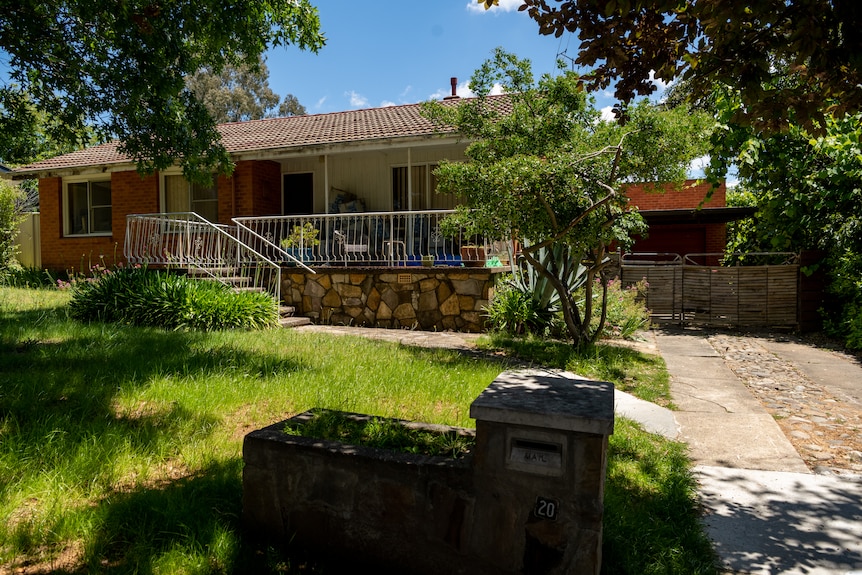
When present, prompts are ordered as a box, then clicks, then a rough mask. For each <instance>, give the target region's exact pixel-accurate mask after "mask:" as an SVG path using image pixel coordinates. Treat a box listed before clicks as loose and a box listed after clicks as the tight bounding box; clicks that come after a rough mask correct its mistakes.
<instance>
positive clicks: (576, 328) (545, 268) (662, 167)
mask: <svg viewBox="0 0 862 575" xmlns="http://www.w3.org/2000/svg"><path fill="white" fill-rule="evenodd" d="M495 85H502V87H503V88H504V90H505V91H506V92H507V93H508V96H507V97H506V98H505V100H503V103H504V104H505V105H503V106H501V105H500V104H501V100H500V99H499V98H490V97H488V95H489V94H490V91H491V89H492V88H493V87H494V86H495ZM470 88H471V90H473V92H475V93H476V94H477V95H478V97H477V98H476V99H475V100H471V101H466V102H462V103H459V104H458V105H451V104H450V103H447V104H441V103H429V104H427V105H426V108H425V113H426V114H427V115H429V116H430V117H431V118H433V119H435V120H436V121H438V122H439V123H440V124H441V125H451V126H455V127H456V128H457V129H458V131H459V132H460V133H461V134H463V135H464V136H466V137H468V138H470V139H471V140H473V141H472V143H471V144H470V145H469V146H468V147H467V150H466V155H467V157H468V158H469V161H467V162H441V164H440V166H439V168H438V169H437V171H436V172H435V173H436V176H437V185H438V188H437V189H438V191H440V192H444V193H457V194H462V195H463V196H464V197H465V198H466V205H464V206H462V207H461V208H460V209H459V212H458V215H457V216H456V217H455V222H454V223H455V224H457V225H460V226H464V227H466V228H467V229H468V231H469V232H476V233H483V234H485V235H487V236H489V237H515V238H516V239H518V240H519V241H520V242H521V244H522V245H523V252H522V253H523V256H524V258H525V259H526V260H527V262H529V264H530V265H532V266H533V267H534V268H535V269H536V270H537V271H538V272H539V274H540V275H541V276H542V277H544V278H546V279H547V280H548V281H549V282H550V283H551V284H552V285H553V286H554V289H555V291H556V292H557V294H558V296H559V300H560V307H561V309H562V313H563V319H564V321H565V324H566V327H567V329H568V333H569V335H570V337H571V339H572V341H573V343H574V345H575V346H582V345H584V344H587V343H590V342H592V341H594V340H595V338H596V337H598V334H599V333H600V331H601V325H599V327H598V328H596V327H595V326H594V325H591V319H592V313H591V311H592V310H591V308H592V305H593V296H594V292H593V290H594V289H598V290H599V291H600V293H599V294H598V296H599V301H600V305H601V307H602V310H603V312H604V310H605V308H606V301H605V296H606V294H607V284H606V282H605V278H604V276H603V275H602V273H601V272H602V270H603V269H604V268H605V267H606V266H607V265H608V262H609V260H608V254H609V251H610V250H612V249H613V246H614V245H615V244H626V243H628V242H629V241H630V236H631V234H632V233H638V232H641V231H642V230H643V220H642V219H641V217H640V216H639V214H638V213H637V212H636V211H633V210H632V209H631V208H630V207H629V206H628V200H627V198H626V195H625V193H624V188H625V185H626V184H627V183H631V182H659V183H669V182H682V181H683V180H684V178H685V175H686V169H687V167H688V165H689V163H690V162H691V160H693V159H694V158H695V157H697V156H698V155H700V154H701V153H703V144H704V143H705V141H706V139H707V138H708V131H709V127H710V126H711V125H712V121H711V119H709V118H708V117H706V116H705V115H703V114H700V113H690V112H689V111H688V110H686V109H684V108H682V107H680V108H676V109H673V110H661V109H658V108H656V107H655V106H653V105H651V104H649V103H647V102H642V103H641V104H639V105H637V106H634V107H632V108H631V109H630V110H629V121H628V122H627V123H626V125H625V126H621V125H619V124H617V123H611V122H603V121H601V119H600V113H599V111H598V110H596V109H595V108H594V107H593V106H592V105H591V102H590V101H589V100H588V98H587V95H586V94H585V92H584V91H583V89H582V87H581V83H580V78H578V76H577V75H576V74H574V73H572V72H562V71H561V73H560V74H558V75H556V76H550V75H545V76H543V77H542V78H541V79H540V80H539V81H538V82H537V83H536V82H534V80H533V75H532V72H531V70H530V65H529V62H528V61H524V60H519V59H518V58H516V57H515V56H513V55H511V54H508V53H506V52H504V51H502V50H500V49H498V50H497V51H496V53H495V55H494V57H493V58H492V59H491V60H489V61H488V62H486V63H485V64H484V65H483V66H482V67H481V68H479V70H477V71H476V73H475V74H474V75H473V77H472V80H471V83H470ZM509 106H511V108H509ZM553 246H564V247H565V248H566V250H567V252H568V257H567V258H566V260H565V261H563V262H561V265H554V266H551V265H547V262H546V261H543V258H541V257H540V255H539V254H540V252H541V251H542V250H543V248H550V247H553ZM578 269H580V270H582V272H583V274H585V277H584V278H583V279H584V280H585V281H583V282H582V284H583V286H584V290H585V292H586V293H585V296H584V297H583V303H582V302H581V301H579V297H580V296H579V295H578V294H576V293H574V292H573V291H572V289H571V286H572V283H571V282H569V281H567V278H569V277H571V276H572V274H573V273H575V272H576V271H577V270H578ZM601 316H602V317H604V313H602V314H601Z"/></svg>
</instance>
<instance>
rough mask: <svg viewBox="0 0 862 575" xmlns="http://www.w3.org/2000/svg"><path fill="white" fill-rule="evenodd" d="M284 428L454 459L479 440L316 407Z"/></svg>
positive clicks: (362, 443)
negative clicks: (298, 420)
mask: <svg viewBox="0 0 862 575" xmlns="http://www.w3.org/2000/svg"><path fill="white" fill-rule="evenodd" d="M284 432H285V433H287V434H289V435H298V436H301V437H316V438H320V439H328V440H330V441H339V442H341V443H346V444H349V445H364V446H366V447H376V448H379V449H389V450H392V451H400V452H402V453H416V454H420V455H431V456H438V457H451V458H453V459H458V458H463V457H464V456H465V455H467V454H468V453H469V452H470V451H472V449H473V446H474V445H475V443H476V437H475V436H474V435H468V434H461V433H457V432H455V431H440V432H435V431H429V430H427V429H417V428H415V427H410V426H409V422H403V421H399V420H395V419H390V418H384V417H364V416H359V417H357V416H356V415H354V414H349V413H344V412H341V411H332V410H326V409H321V410H315V411H314V414H313V415H312V417H311V419H309V420H308V421H306V422H303V423H301V424H298V425H288V426H287V427H285V429H284Z"/></svg>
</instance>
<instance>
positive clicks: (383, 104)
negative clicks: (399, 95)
mask: <svg viewBox="0 0 862 575" xmlns="http://www.w3.org/2000/svg"><path fill="white" fill-rule="evenodd" d="M397 105H398V104H396V103H395V102H392V101H390V100H383V101H382V102H380V107H381V108H388V107H389V106H397Z"/></svg>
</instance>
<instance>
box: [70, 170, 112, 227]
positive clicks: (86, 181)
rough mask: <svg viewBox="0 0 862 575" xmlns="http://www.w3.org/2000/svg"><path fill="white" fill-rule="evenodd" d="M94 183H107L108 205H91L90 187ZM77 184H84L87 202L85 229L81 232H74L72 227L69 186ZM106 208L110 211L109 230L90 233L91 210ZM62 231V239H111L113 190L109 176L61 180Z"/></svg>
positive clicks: (91, 190) (91, 223) (91, 191)
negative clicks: (109, 201)
mask: <svg viewBox="0 0 862 575" xmlns="http://www.w3.org/2000/svg"><path fill="white" fill-rule="evenodd" d="M95 183H107V184H108V191H109V193H110V200H111V203H110V204H98V205H94V204H93V189H92V185H93V184H95ZM78 184H86V185H87V200H86V204H87V205H86V209H87V229H86V230H84V231H81V232H75V231H74V226H73V225H72V220H71V218H72V214H71V210H72V207H73V206H72V198H71V191H70V189H69V188H70V186H72V185H78ZM105 208H108V209H109V210H110V217H109V218H108V220H109V222H110V229H109V230H107V231H92V228H93V220H94V219H95V218H93V210H94V209H105ZM61 213H62V218H63V220H62V229H63V237H64V238H92V237H111V236H113V235H114V190H113V182H112V181H111V177H110V175H107V176H99V177H92V176H77V177H71V178H63V196H62V212H61Z"/></svg>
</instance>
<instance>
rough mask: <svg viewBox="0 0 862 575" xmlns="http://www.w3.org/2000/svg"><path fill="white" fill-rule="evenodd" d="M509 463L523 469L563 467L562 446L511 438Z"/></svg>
mask: <svg viewBox="0 0 862 575" xmlns="http://www.w3.org/2000/svg"><path fill="white" fill-rule="evenodd" d="M509 461H510V462H511V463H514V464H516V465H517V467H519V468H521V469H524V468H525V466H526V467H547V468H551V469H561V468H562V467H563V446H562V445H561V444H559V443H545V442H543V441H533V440H529V439H518V438H512V443H511V450H510V452H509Z"/></svg>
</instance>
